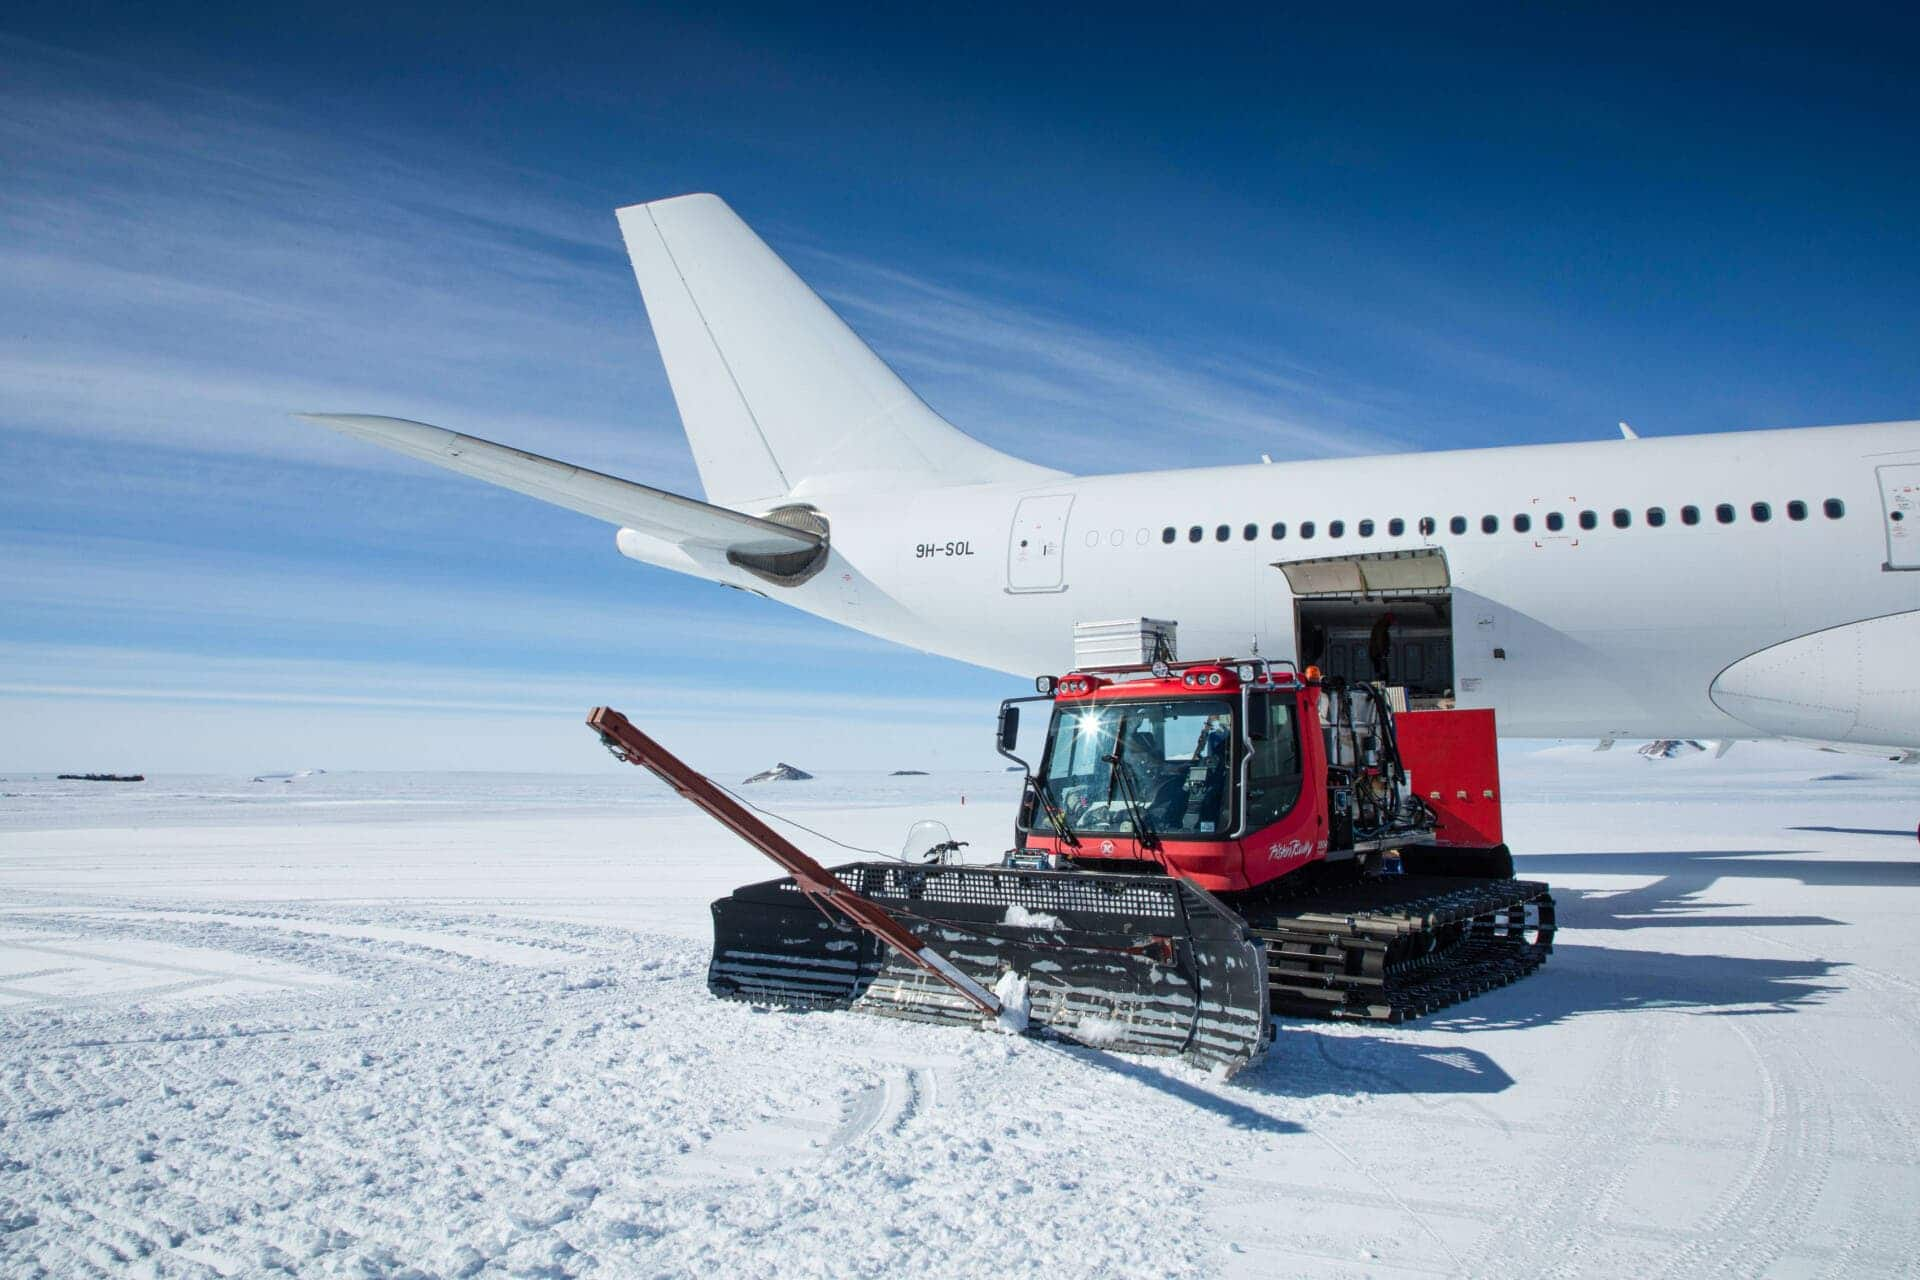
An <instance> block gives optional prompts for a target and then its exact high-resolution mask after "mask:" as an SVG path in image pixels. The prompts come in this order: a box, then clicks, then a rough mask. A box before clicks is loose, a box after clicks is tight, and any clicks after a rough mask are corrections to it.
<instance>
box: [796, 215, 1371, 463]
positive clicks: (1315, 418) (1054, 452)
mask: <svg viewBox="0 0 1920 1280" xmlns="http://www.w3.org/2000/svg"><path fill="white" fill-rule="evenodd" d="M807 258H808V259H809V260H810V261H811V262H813V263H816V264H818V266H820V267H822V268H824V269H825V271H824V272H823V274H825V273H827V272H830V273H831V276H832V278H833V283H832V285H831V286H830V287H828V288H827V289H826V290H825V294H826V296H827V297H828V298H829V300H830V301H832V302H833V303H834V304H835V306H836V307H838V308H840V309H842V310H843V311H844V312H845V313H846V314H847V316H848V318H849V322H850V323H852V324H853V325H854V326H855V327H856V328H859V329H861V330H862V331H863V332H865V333H866V334H868V335H869V336H870V337H871V338H872V340H873V341H874V342H875V344H876V345H877V346H879V347H881V348H883V349H884V350H885V352H886V353H887V354H888V355H889V356H890V357H891V358H892V359H894V360H895V361H897V363H898V364H899V365H900V367H901V368H902V369H903V371H905V372H906V373H907V374H908V375H909V376H910V377H915V378H916V380H917V381H918V382H920V384H921V385H922V386H924V387H931V386H934V385H937V386H938V388H939V390H937V391H931V390H930V391H929V395H930V398H933V399H935V400H936V402H939V403H943V404H944V403H953V404H954V407H952V408H950V409H949V410H948V412H949V413H950V414H951V415H952V416H954V417H956V418H960V419H962V420H963V421H964V420H965V419H966V418H967V417H968V416H969V411H971V413H973V414H978V415H979V416H980V417H981V418H982V419H984V428H985V430H984V431H983V434H985V433H986V432H989V431H990V432H993V433H994V434H997V435H1001V436H1003V437H1007V438H1010V439H1011V440H1013V441H1030V442H1035V443H1038V444H1040V445H1041V446H1042V447H1043V451H1044V452H1046V453H1047V454H1049V455H1050V456H1054V457H1070V458H1077V459H1091V460H1096V462H1097V463H1098V464H1101V465H1099V466H1098V469H1100V470H1125V469H1129V467H1134V468H1151V467H1155V466H1164V465H1167V464H1168V462H1170V461H1171V459H1170V458H1169V457H1168V455H1167V450H1166V447H1165V446H1166V442H1167V441H1168V440H1170V439H1172V438H1174V437H1176V436H1177V437H1178V438H1180V439H1181V440H1182V441H1183V442H1187V443H1189V444H1191V442H1192V441H1193V440H1194V439H1195V438H1196V437H1197V438H1198V439H1199V440H1201V441H1204V442H1205V447H1207V448H1208V449H1210V450H1219V451H1220V452H1219V454H1218V455H1217V456H1216V457H1215V458H1213V459H1210V460H1218V461H1228V460H1231V456H1230V454H1229V453H1228V449H1229V448H1232V447H1236V446H1237V448H1238V449H1239V450H1241V451H1242V452H1243V454H1250V453H1252V452H1271V453H1274V454H1277V455H1281V456H1285V457H1325V456H1332V455H1342V454H1353V453H1370V452H1380V451H1383V450H1386V449H1389V448H1392V447H1394V446H1395V445H1397V444H1399V443H1400V442H1399V441H1398V440H1396V439H1395V438H1394V437H1393V436H1391V435H1390V434H1386V433H1382V432H1380V431H1378V430H1375V429H1372V428H1370V427H1363V426H1360V425H1358V424H1360V423H1364V422H1370V421H1373V420H1375V419H1376V418H1377V417H1378V416H1379V406H1378V405H1377V404H1375V403H1372V402H1369V401H1367V400H1366V399H1364V398H1361V397H1359V396H1357V395H1341V394H1338V393H1335V392H1332V391H1330V390H1329V389H1328V381H1329V380H1328V379H1327V378H1326V377H1324V376H1322V375H1317V374H1316V373H1315V372H1314V371H1313V370H1310V369H1304V368H1299V367H1297V366H1294V365H1291V364H1289V363H1288V362H1287V361H1286V360H1285V359H1283V358H1279V357H1276V356H1275V355H1274V354H1272V353H1270V352H1269V353H1255V352H1251V351H1247V352H1236V351H1233V350H1231V349H1228V350H1224V351H1223V350H1222V349H1220V348H1219V347H1218V346H1217V345H1216V346H1214V347H1212V348H1210V349H1208V350H1206V351H1204V352H1200V351H1195V350H1192V349H1190V348H1189V347H1188V346H1187V344H1184V343H1179V342H1170V341H1166V340H1165V339H1164V338H1153V337H1149V336H1147V335H1143V334H1125V333H1116V332H1114V331H1112V330H1106V331H1096V330H1094V329H1092V328H1090V327H1088V326H1086V325H1084V324H1079V323H1075V322H1073V321H1071V320H1068V319H1066V318H1064V317H1061V316H1057V315H1051V314H1048V313H1047V312H1045V311H1043V310H1040V309H1037V308H1034V307H1031V306H1022V305H1016V304H1014V303H1011V302H1009V301H1007V300H1005V299H1004V298H1000V297H995V296H993V295H990V294H985V293H981V292H978V291H975V290H969V289H964V288H961V287H958V286H956V285H952V284H948V283H944V282H940V281H936V280H932V279H929V278H926V277H924V276H922V275H918V274H914V273H910V272H907V271H903V270H900V269H898V268H895V267H890V266H881V265H878V264H875V263H873V262H870V261H867V260H865V259H862V258H858V257H852V256H849V255H847V254H844V253H838V252H831V251H826V250H819V249H815V250H813V251H811V252H809V253H808V255H807ZM1008 447H1011V448H1015V449H1017V448H1018V444H1017V443H1016V444H1010V445H1009V446H1008ZM1243 460H1248V461H1250V460H1251V457H1250V456H1245V457H1244V458H1243Z"/></svg>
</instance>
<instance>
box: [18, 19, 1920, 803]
mask: <svg viewBox="0 0 1920 1280" xmlns="http://www.w3.org/2000/svg"><path fill="white" fill-rule="evenodd" d="M1915 36H1916V33H1915V31H1914V29H1913V25H1912V20H1911V19H1907V18H1904V17H1903V16H1902V15H1900V14H1899V12H1898V11H1897V10H1894V9H1891V8H1889V9H1884V10H1869V9H1858V10H1849V9H1842V8H1834V7H1826V8H1822V9H1820V10H1819V11H1818V12H1814V11H1810V10H1805V9H1801V10H1797V11H1796V10H1782V11H1777V12H1776V11H1769V10H1766V9H1759V8H1746V9H1743V10H1742V11H1741V13H1740V16H1739V17H1738V19H1737V20H1734V19H1723V18H1719V17H1715V16H1710V15H1701V16H1695V17H1691V18H1684V19H1678V20H1676V19H1672V18H1669V17H1660V18H1655V17H1653V16H1651V15H1649V16H1647V17H1645V18H1622V17H1619V16H1617V15H1615V16H1599V15H1588V16H1582V15H1560V16H1555V17H1551V18H1547V17H1539V16H1536V17H1532V18H1516V17H1514V16H1512V15H1496V14H1493V13H1491V12H1485V13H1480V14H1474V13H1469V12H1449V13H1444V14H1442V13H1436V12H1434V11H1432V10H1431V9H1430V8H1423V9H1408V10H1405V11H1402V12H1397V13H1396V12H1392V11H1388V10H1379V11H1369V14H1368V19H1367V21H1365V22H1349V23H1330V22H1328V21H1326V20H1323V19H1320V18H1318V17H1314V16H1309V15H1299V14H1286V13H1281V12H1278V11H1272V12H1267V13H1265V14H1264V15H1263V16H1258V17H1253V16H1221V17H1219V18H1217V19H1210V20H1206V21H1193V22H1183V23H1181V24H1179V25H1177V26H1176V25H1169V24H1166V23H1165V22H1164V21H1159V22H1148V21H1144V20H1142V21H1133V20H1130V19H1129V18H1127V17H1126V11H1124V10H1116V9H1113V8H1110V7H1109V8H1102V9H1099V10H1088V11H1086V12H1084V13H1080V14H1075V13H1072V12H1069V11H1064V10H1063V11H1060V12H1058V13H1055V14H1053V15H1051V16H1049V17H1046V18H1035V17H1032V16H1016V14H1015V12H1013V11H1008V12H1005V13H995V12H993V11H989V10H979V9H972V10H969V11H968V12H967V13H966V15H965V16H964V17H963V16H961V15H959V14H958V13H956V14H955V15H954V16H953V17H951V18H950V19H943V18H940V17H938V16H932V15H927V14H918V15H912V16H895V17H879V16H875V15H873V14H870V13H868V14H861V15H859V16H858V17H857V18H856V17H851V16H849V17H844V18H828V17H826V16H823V15H822V14H820V13H817V12H814V11H809V12H808V14H807V15H805V16H804V17H803V15H802V14H801V12H800V10H799V9H797V8H795V9H792V10H791V11H788V10H780V9H771V10H764V11H756V10H750V9H744V8H734V9H722V8H718V7H713V6H702V7H701V8H700V9H699V10H698V11H684V12H679V13H674V12H670V11H665V10H650V11H646V12H639V11H625V12H618V13H612V12H607V13H602V12H596V11H590V10H573V11H570V12H569V13H564V14H556V15H549V16H545V17H542V18H539V19H537V20H535V19H531V18H527V17H523V16H519V15H514V14H508V13H491V12H485V11H476V10H475V9H473V8H449V9H446V10H442V11H439V12H428V11H425V10H422V11H418V12H416V13H414V14H412V15H409V16H403V17H392V16H386V15H378V14H376V13H374V12H372V11H367V12H359V11H355V10H353V9H351V8H343V7H341V6H338V5H330V6H326V7H318V8H313V9H310V10H304V11H303V10H301V9H299V8H298V7H296V6H280V5H276V6H252V7H248V8H239V7H223V6H218V5H206V6H193V7H191V8H188V7H181V8H180V9H179V11H173V10H172V9H171V8H170V7H167V6H143V7H138V8H128V9H126V10H124V11H122V12H118V13H116V12H114V10H113V9H112V7H111V6H109V7H104V8H101V7H96V8H91V9H89V10H87V11H86V13H85V15H84V17H81V16H75V15H74V13H73V11H72V7H71V6H54V5H37V4H31V3H30V4H27V5H24V6H10V7H9V9H8V11H7V13H6V15H4V16H0V72H3V73H4V74H0V173H3V174H4V180H3V181H0V322H4V327H0V660H3V661H4V666H3V667H0V670H3V671H4V673H5V674H4V676H0V769H11V770H25V769H36V768H38V769H46V768H66V767H140V768H144V769H148V770H151V771H162V770H177V769H194V770H198V769H209V770H236V771H254V770H260V769H267V768H284V767H295V766H321V767H329V768H347V767H384V768H405V767H420V768H457V767H470V768H534V769H541V768H545V769H589V768H597V767H601V765H600V758H599V757H598V756H597V755H596V754H595V752H594V748H593V746H592V743H591V741H590V740H589V739H588V736H587V734H586V732H585V730H584V729H579V728H577V727H576V725H575V721H576V720H577V719H578V718H579V717H580V716H581V715H583V714H584V712H585V709H586V708H587V707H588V706H590V705H592V704H593V703H595V702H600V701H609V702H612V703H613V704H614V705H616V706H622V707H623V708H625V709H627V710H628V711H629V712H630V713H633V714H635V715H636V716H637V717H638V718H640V719H642V720H643V722H649V723H652V724H655V725H657V726H659V727H660V728H661V730H662V734H663V736H665V737H667V738H668V740H669V741H673V742H678V743H680V744H682V745H684V746H686V747H687V748H688V749H689V751H690V752H691V754H693V756H694V757H695V759H696V760H698V761H700V762H702V763H705V764H709V765H711V766H714V767H720V768H733V767H737V766H755V767H757V766H759V765H761V764H764V763H767V762H768V761H770V760H771V759H773V758H782V759H788V760H793V761H794V762H795V763H799V764H802V765H803V766H808V767H811V766H815V765H833V764H842V765H847V766H856V767H857V766H880V765H898V764H911V765H914V766H916V767H935V768H938V767H952V768H958V767H990V766H991V765H992V764H993V763H994V761H993V757H992V756H991V753H990V748H989V746H988V742H989V738H990V725H991V714H990V713H991V707H992V703H993V702H994V700H996V699H997V698H998V697H1000V696H1002V695H1004V694H1005V693H1008V692H1014V691H1018V690H1019V688H1020V687H1021V682H1019V681H1016V680H1013V679H1011V678H1009V677H1004V676H998V675H994V674H992V673H987V672H981V671H978V670H976V669H973V668H968V667H964V666H960V665H958V664H954V663H949V662H945V661H941V660H937V659H933V658H928V657H925V656H922V655H916V654H910V653H906V652H903V651H900V650H897V649H894V648H892V647H890V646H887V645H885V644H882V643H880V642H878V641H874V640H870V639H867V638H864V637H861V636H858V635H854V634H852V633H848V632H844V631H841V630H839V629H837V628H834V627H832V626H829V625H827V624H824V623H819V622H816V621H813V620H811V619H808V618H806V617H803V616H801V615H798V614H795V613H792V612H789V611H786V610H783V609H781V608H779V607H778V606H776V605H772V604H769V603H767V602H764V601H758V600H754V599H750V598H748V597H745V596H742V595H740V594H739V593H735V592H728V591H725V590H722V589H720V588H717V587H713V586H710V585H706V584H701V583H695V582H690V581H687V580H684V579H680V578H677V577H675V576H673V575H670V574H667V573H664V572H661V571H656V570H653V569H650V568H647V567H644V566H640V565H636V564H633V563H631V562H628V561H625V560H623V559H621V558H620V557H619V556H618V555H616V554H615V552H614V550H613V545H612V536H611V535H612V530H611V529H609V528H608V527H606V526H603V525H600V524H598V523H597V522H594V521H591V520H588V519H586V518H584V517H579V516H575V515H572V514H569V513H566V512H561V511H557V510H552V509H549V508H545V507H542V506H541V505H539V504H537V503H533V502H531V501H529V500H525V499H522V498H519V497H517V496H515V495H512V494H508V493H504V492H500V491H496V490H491V489H489V488H487V487H485V486H483V485H480V484H478V483H475V482H471V481H465V480H462V479H460V478H457V477H452V476H447V475H443V474H441V473H437V472H433V471H432V470H431V469H429V468H426V467H424V466H420V465H416V464H412V463H409V462H407V461H405V460H402V459H397V458H393V457H391V456H389V455H386V454H384V453H381V452H378V451H375V450H373V449H371V448H369V447H366V446H358V445H355V444H353V443H351V442H348V441H343V440H339V439H336V438H334V437H332V436H330V435H327V434H325V433H319V432H316V431H315V430H314V429H313V428H311V427H308V426H304V425H303V424H301V423H299V422H297V421H295V420H294V419H293V418H291V417H290V416H289V415H290V414H291V413H292V412H294V411H297V410H302V409H318V410H357V411H366V412H376V413H391V414H398V415H401V416H406V417H414V418H420V419H424V420H426V421H430V422H435V423H438V424H441V425H444V426H448V427H453V428H455V429H458V430H463V431H468V432H471V433H473V434H477V435H482V436H488V437H491V438H495V439H501V440H505V441H509V442H511V443H514V444H518V445H521V446H523V447H527V448H532V449H535V450H537V451H539V452H542V453H548V454H554V455H558V456H561V457H564V458H567V459H568V460H570V461H576V462H580V463H583V464H586V465H589V466H593V467H597V468H599V469H602V470H607V471H612V472H615V473H617V474H621V475H625V476H629V477H631V478H634V479H638V480H642V481H645V482H648V483H652V484H657V485H661V486H663V487H666V488H670V489H676V490H679V491H682V492H698V487H697V479H696V477H695V475H694V472H693V467H692V464H691V460H690V458H689V457H688V455H687V452H686V447H685V443H684V440H683V438H682V437H681V435H680V432H679V428H678V422H677V418H676V416H675V413H674V409H673V404H672V400H671V397H670V395H669V393H668V391H667V387H666V382H665V378H664V375H663V374H662V372H661V369H660V366H659V361H658V356H657V354H656V353H655V351H654V348H653V343H652V339H651V335H650V333H649V332H648V329H647V326H646V321H645V314H644V311H643V309H642V307H641V304H640V299H639V296H638V292H637V290H636V289H635V287H634V283H633V278H632V275H631V273H630V271H629V270H628V267H627V264H626V261H625V258H624V256H623V254H622V251H621V248H620V243H619V236H618V233H617V230H616V227H615V224H614V220H613V216H612V210H613V209H614V208H615V207H616V206H618V205H621V204H627V203H632V202H634V201H637V200H644V199H651V198H656V197H660V196H665V195H671V194H677V193H680V192H685V191H692V190H712V191H717V192H719V193H721V194H722V195H724V196H725V197H726V198H727V199H728V200H729V201H730V202H731V203H732V204H733V205H734V207H735V208H736V209H737V210H739V211H740V213H741V214H742V215H743V216H744V217H745V218H747V220H748V221H749V222H751V223H753V224H754V225H755V227H756V228H757V229H758V230H760V232H761V233H762V234H763V235H764V236H765V237H766V238H767V239H768V240H769V241H770V242H771V243H772V244H773V245H774V247H775V248H776V249H777V250H779V251H780V252H781V253H782V254H784V255H785V256H786V257H787V258H788V259H789V261H790V262H792V264H793V265H794V266H795V268H796V269H797V270H799V271H800V273H801V274H802V275H803V276H805V277H807V278H808V279H809V280H810V281H811V282H812V283H813V284H814V285H815V287H816V288H818V289H819V290H820V291H821V292H822V293H823V294H824V295H825V296H826V297H827V298H828V299H829V300H830V301H831V302H833V303H834V305H835V306H837V307H839V308H840V309H841V310H842V312H843V314H845V315H846V316H847V317H848V319H849V320H850V321H851V323H852V324H853V325H854V327H855V328H856V329H858V330H859V331H860V332H861V333H862V334H863V335H864V336H866V337H867V338H868V339H869V341H871V342H872V343H873V344H874V345H875V347H876V348H877V349H879V350H880V351H881V353H882V354H883V355H885V356H886V357H887V358H888V359H890V360H892V361H893V362H895V363H896V365H897V366H898V367H899V368H900V369H901V371H902V372H903V373H904V374H905V375H906V377H907V378H908V380H909V381H910V382H912V383H913V384H914V385H915V386H916V387H917V388H918V389H919V390H920V391H921V392H922V393H923V394H924V395H925V396H926V398H927V399H928V400H929V401H930V402H931V403H932V404H933V405H934V407H935V408H937V409H939V410H941V411H942V412H943V413H945V414H946V415H947V416H948V417H949V418H951V419H952V420H953V421H954V422H956V423H957V424H959V425H960V426H962V427H963V428H964V429H966V430H968V431H971V432H973V433H974V434H976V435H978V436H979V437H981V438H982V439H984V440H986V441H988V442H989V443H991V444H993V445H995V446H996V447H999V448H1002V449H1005V450H1007V451H1009V452H1013V453H1017V454H1021V455H1023V456H1027V457H1032V458H1036V459H1039V460H1042V461H1048V462H1053V463H1056V464H1058V465H1066V466H1069V467H1070V468H1072V469H1077V470H1103V471H1120V470H1128V469H1133V468H1147V467H1157V466H1165V465H1179V464H1182V463H1191V464H1194V465H1206V464H1217V463H1227V462H1238V461H1253V460H1255V459H1256V458H1257V457H1258V456H1259V455H1260V454H1261V453H1263V452H1264V453H1270V454H1272V455H1273V456H1274V457H1275V458H1289V457H1314V456H1325V455H1330V454H1358V453H1367V452H1379V451H1384V450H1399V449H1425V448H1453V447H1463V446H1474V445H1485V444H1499V443H1521V442H1531V441H1550V440H1574V439H1586V438H1593V437H1603V436H1606V435H1608V434H1610V433H1611V432H1613V431H1614V426H1613V424H1614V423H1615V422H1616V421H1617V420H1619V419H1623V418H1624V419H1627V420H1628V421H1631V422H1632V423H1633V424H1634V426H1635V427H1636V428H1637V429H1638V430H1639V431H1641V433H1642V434H1646V435H1658V434H1671V433H1681V432H1694V431H1722V430H1735V429H1741V428H1749V427H1770V426H1796V425H1811V424H1817V423H1830V422H1855V421H1872V420H1879V419H1888V418H1905V417H1914V416H1920V360H1916V358H1915V354H1914V353H1915V352H1916V351H1920V317H1917V316H1916V307H1915V299H1916V298H1920V236H1916V235H1915V233H1914V228H1915V227H1916V226H1920V164H1916V163H1915V157H1916V155H1920V127H1917V125H1920V118H1917V113H1920V107H1916V105H1915V102H1914V99H1913V96H1912V93H1911V80H1910V73H1911V68H1912V66H1913V64H1914V59H1915V56H1916V54H1920V40H1916V38H1915Z"/></svg>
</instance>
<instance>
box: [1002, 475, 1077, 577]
mask: <svg viewBox="0 0 1920 1280" xmlns="http://www.w3.org/2000/svg"><path fill="white" fill-rule="evenodd" d="M1072 507H1073V495H1072V494H1070V493H1057V494H1048V495H1046V496H1044V497H1039V498H1022V499H1020V505H1019V507H1017V508H1016V509H1015V510H1014V513H1013V533H1012V536H1010V537H1009V538H1008V539H1007V590H1008V591H1009V592H1018V591H1065V590H1066V589H1067V567H1066V554H1067V512H1068V511H1069V510H1071V509H1072Z"/></svg>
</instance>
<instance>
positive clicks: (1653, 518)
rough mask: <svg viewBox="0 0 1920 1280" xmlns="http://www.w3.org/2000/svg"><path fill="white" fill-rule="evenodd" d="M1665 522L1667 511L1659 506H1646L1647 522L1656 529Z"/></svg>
mask: <svg viewBox="0 0 1920 1280" xmlns="http://www.w3.org/2000/svg"><path fill="white" fill-rule="evenodd" d="M1666 522H1667V513H1666V511H1665V510H1664V509H1662V508H1660V507H1648V508H1647V523H1648V524H1650V525H1652V526H1653V527H1654V528H1656V529H1658V528H1659V527H1660V526H1661V525H1664V524H1665V523H1666Z"/></svg>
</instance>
